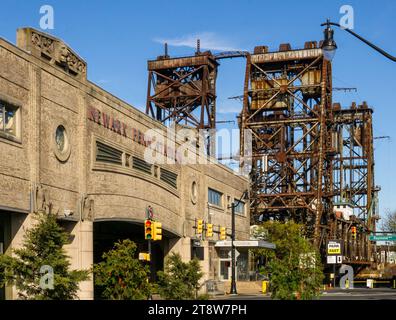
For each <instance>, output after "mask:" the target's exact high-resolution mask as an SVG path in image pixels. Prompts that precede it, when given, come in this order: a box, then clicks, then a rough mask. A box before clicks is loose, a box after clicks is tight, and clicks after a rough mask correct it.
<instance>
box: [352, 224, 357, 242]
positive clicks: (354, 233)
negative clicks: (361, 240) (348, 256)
mask: <svg viewBox="0 0 396 320" xmlns="http://www.w3.org/2000/svg"><path fill="white" fill-rule="evenodd" d="M351 232H352V239H353V240H356V227H355V226H353V227H351Z"/></svg>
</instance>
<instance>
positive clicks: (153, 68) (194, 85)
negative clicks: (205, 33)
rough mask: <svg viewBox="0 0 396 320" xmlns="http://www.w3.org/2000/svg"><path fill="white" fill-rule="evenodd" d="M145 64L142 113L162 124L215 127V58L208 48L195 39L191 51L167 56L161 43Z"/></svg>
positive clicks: (202, 127)
mask: <svg viewBox="0 0 396 320" xmlns="http://www.w3.org/2000/svg"><path fill="white" fill-rule="evenodd" d="M147 67H148V88H147V100H146V114H148V115H150V116H151V117H153V118H155V119H156V120H159V121H161V122H162V123H164V124H165V125H171V124H179V125H182V126H185V127H189V128H195V129H206V130H209V129H215V128H216V77H217V67H218V62H217V61H216V58H215V56H214V55H213V54H212V53H211V52H210V51H205V52H201V51H200V44H199V40H198V42H197V51H196V52H195V55H192V56H185V57H175V58H171V57H170V56H169V55H168V49H167V44H165V54H164V55H163V56H159V57H157V59H156V60H151V61H148V64H147ZM211 148H213V146H211ZM209 149H210V148H208V151H209Z"/></svg>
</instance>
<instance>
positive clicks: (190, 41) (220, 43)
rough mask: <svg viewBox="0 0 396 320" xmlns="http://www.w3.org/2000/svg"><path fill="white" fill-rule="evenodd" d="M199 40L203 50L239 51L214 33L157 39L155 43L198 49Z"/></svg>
mask: <svg viewBox="0 0 396 320" xmlns="http://www.w3.org/2000/svg"><path fill="white" fill-rule="evenodd" d="M197 39H200V42H201V49H203V50H218V51H238V50H241V49H239V48H236V47H235V46H234V44H232V43H231V42H230V41H228V40H227V39H223V38H221V37H219V36H218V35H217V34H216V33H214V32H201V33H195V34H190V35H185V36H182V37H179V38H155V39H154V41H155V42H158V43H162V44H163V43H167V44H168V45H169V46H175V47H189V48H196V47H197Z"/></svg>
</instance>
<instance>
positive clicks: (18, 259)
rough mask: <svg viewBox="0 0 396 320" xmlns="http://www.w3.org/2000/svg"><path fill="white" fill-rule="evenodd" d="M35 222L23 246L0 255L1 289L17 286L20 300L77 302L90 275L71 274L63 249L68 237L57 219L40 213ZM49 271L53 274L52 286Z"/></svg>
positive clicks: (75, 272) (83, 271) (72, 272)
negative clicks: (81, 287) (2, 286)
mask: <svg viewBox="0 0 396 320" xmlns="http://www.w3.org/2000/svg"><path fill="white" fill-rule="evenodd" d="M35 219H36V221H37V223H36V224H35V225H34V226H33V227H32V228H31V229H29V230H27V231H26V234H25V237H24V242H23V246H22V247H21V248H19V249H14V250H12V251H11V254H10V255H5V254H3V255H0V285H15V286H16V288H17V290H18V296H19V297H20V298H21V299H37V300H68V299H75V298H77V291H78V288H79V282H81V281H84V280H87V279H88V278H89V271H88V270H69V269H70V262H69V260H68V257H67V255H66V254H65V251H64V249H63V245H65V244H66V243H67V242H68V239H69V234H68V233H67V232H65V231H64V229H63V228H62V227H61V226H60V225H59V224H58V223H57V221H56V217H55V216H54V215H52V214H46V213H37V215H36V216H35ZM43 267H44V268H46V269H42V268H43ZM48 268H52V270H53V285H52V286H51V280H50V279H49V278H50V277H49V275H50V272H48V271H49V269H48Z"/></svg>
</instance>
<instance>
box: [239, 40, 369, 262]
mask: <svg viewBox="0 0 396 320" xmlns="http://www.w3.org/2000/svg"><path fill="white" fill-rule="evenodd" d="M332 90H333V88H332V71H331V62H330V61H329V60H328V59H326V57H325V55H324V52H323V50H322V49H321V48H320V45H318V44H317V42H315V41H313V42H306V43H305V45H304V49H297V50H292V49H291V46H290V45H289V44H282V45H280V47H279V50H278V51H276V52H269V51H268V47H266V46H258V47H256V48H255V49H254V53H253V54H250V55H248V56H247V63H246V73H245V84H244V95H243V110H242V112H241V117H240V122H239V125H240V129H241V141H244V138H245V137H244V135H245V133H246V131H245V130H246V129H248V130H251V131H250V132H251V136H252V150H251V153H249V154H245V150H244V149H243V148H242V147H241V154H240V159H241V166H243V165H244V162H245V161H247V160H250V161H251V166H252V168H251V173H250V178H251V221H252V224H255V223H259V222H260V221H263V220H268V219H275V220H281V221H285V220H294V221H296V222H299V223H302V224H304V225H305V226H306V231H307V235H308V236H309V237H310V238H311V239H312V240H313V242H314V243H315V244H316V245H317V247H318V248H319V249H320V251H321V253H322V254H324V250H325V244H326V241H327V240H328V239H336V238H337V239H342V240H344V253H345V256H346V260H347V261H346V262H347V263H348V262H349V263H356V264H359V263H360V264H363V265H364V264H369V260H370V257H371V254H370V242H369V241H368V235H369V233H370V231H371V230H374V228H375V221H374V220H375V219H374V218H373V217H374V216H375V212H374V211H375V203H374V199H375V192H376V189H375V187H374V170H373V165H374V162H373V133H372V118H371V115H372V109H370V108H368V107H367V105H366V104H364V105H363V106H361V107H359V108H356V107H354V106H352V107H351V108H347V109H342V108H341V107H340V106H339V104H335V105H334V106H333V103H332ZM249 158H251V159H249ZM337 201H338V202H340V201H345V202H346V201H348V203H349V204H350V205H351V206H353V207H354V208H355V209H354V212H355V213H356V215H355V216H352V217H351V219H348V220H346V219H344V218H345V217H343V216H340V215H339V214H337V212H336V208H335V207H334V204H335V203H337ZM352 226H358V228H359V230H360V231H361V232H360V235H359V236H358V237H357V239H352V238H351V227H352Z"/></svg>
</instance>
